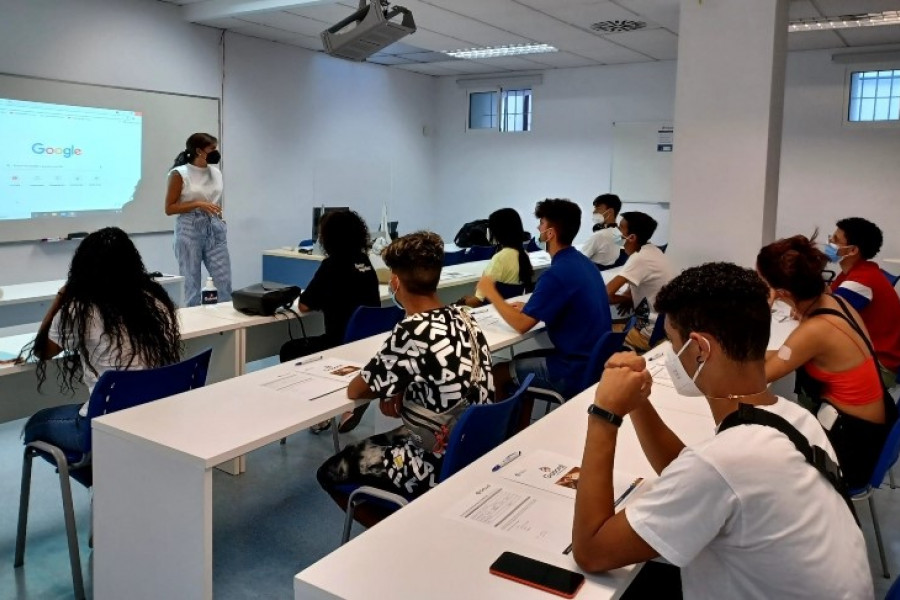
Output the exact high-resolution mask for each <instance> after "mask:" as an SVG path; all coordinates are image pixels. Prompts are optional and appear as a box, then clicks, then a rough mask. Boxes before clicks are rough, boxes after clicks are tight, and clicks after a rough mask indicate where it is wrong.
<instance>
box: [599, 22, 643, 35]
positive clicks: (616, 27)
mask: <svg viewBox="0 0 900 600" xmlns="http://www.w3.org/2000/svg"><path fill="white" fill-rule="evenodd" d="M646 26H647V23H646V22H644V21H632V20H630V19H626V20H624V21H600V22H599V23H594V24H593V25H591V29H593V30H594V31H600V32H602V33H621V32H623V31H636V30H638V29H643V28H644V27H646Z"/></svg>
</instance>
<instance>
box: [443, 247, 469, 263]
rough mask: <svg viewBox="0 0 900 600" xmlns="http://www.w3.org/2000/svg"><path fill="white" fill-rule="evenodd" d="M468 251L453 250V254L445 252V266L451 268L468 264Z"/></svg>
mask: <svg viewBox="0 0 900 600" xmlns="http://www.w3.org/2000/svg"><path fill="white" fill-rule="evenodd" d="M466 260H468V259H466V251H465V250H453V251H451V252H444V266H445V267H451V266H453V265H458V264H461V263H464V262H466Z"/></svg>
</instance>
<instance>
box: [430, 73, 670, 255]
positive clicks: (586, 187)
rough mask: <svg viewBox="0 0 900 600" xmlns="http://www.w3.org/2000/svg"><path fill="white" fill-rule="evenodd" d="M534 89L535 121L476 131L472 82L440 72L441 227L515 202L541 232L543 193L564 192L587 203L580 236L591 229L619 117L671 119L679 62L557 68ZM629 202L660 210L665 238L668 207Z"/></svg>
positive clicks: (448, 232)
mask: <svg viewBox="0 0 900 600" xmlns="http://www.w3.org/2000/svg"><path fill="white" fill-rule="evenodd" d="M533 94H534V108H533V113H534V130H533V131H531V132H528V133H502V134H501V133H494V132H484V131H473V132H468V131H466V112H467V108H468V107H467V98H466V90H464V89H462V88H460V87H459V86H458V85H457V83H456V78H455V77H444V78H441V86H440V115H439V126H438V127H439V128H438V132H437V138H438V146H437V163H438V176H437V195H436V199H437V206H436V209H435V213H436V215H438V219H437V221H438V223H439V225H438V231H439V232H440V233H441V234H442V235H445V236H453V235H454V234H455V233H456V231H457V230H458V229H459V227H460V225H462V224H463V223H464V222H466V221H471V220H472V219H475V218H487V215H488V214H489V213H490V212H491V211H493V210H495V209H497V208H501V207H503V206H511V207H513V208H516V209H517V210H518V211H519V213H520V214H521V215H522V219H523V222H524V224H525V227H526V229H528V230H529V231H531V232H534V230H535V227H536V222H535V220H534V218H533V213H534V205H535V203H536V202H537V201H539V200H542V199H544V198H548V197H550V198H556V197H559V198H569V199H571V200H573V201H575V202H577V203H578V204H579V205H580V206H581V207H582V214H583V222H582V228H581V231H580V232H579V239H581V238H584V237H586V234H587V233H588V232H589V231H590V226H591V225H590V210H591V201H592V200H593V199H594V198H595V197H596V196H597V195H598V194H601V193H605V192H608V191H610V189H609V186H610V165H611V157H612V124H613V122H615V121H620V122H621V121H665V120H671V119H672V115H673V106H674V98H675V63H674V62H660V63H646V64H639V65H631V66H611V67H585V68H579V69H564V70H551V71H547V72H545V73H544V81H543V83H542V84H540V85H536V86H534V90H533ZM612 191H615V190H612ZM626 200H627V199H626ZM624 210H640V211H643V212H647V213H649V214H651V215H653V216H654V217H656V218H657V219H658V220H659V221H660V226H659V229H658V233H657V234H656V235H655V236H654V241H655V242H657V243H665V241H666V240H667V238H668V235H667V234H668V214H667V213H668V210H665V209H662V208H661V207H660V206H659V205H652V204H645V205H626V206H625V208H624Z"/></svg>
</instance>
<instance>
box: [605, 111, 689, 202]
mask: <svg viewBox="0 0 900 600" xmlns="http://www.w3.org/2000/svg"><path fill="white" fill-rule="evenodd" d="M672 137H673V129H672V123H670V122H665V121H656V122H640V123H613V152H612V168H611V173H610V190H611V191H612V193H614V194H617V195H618V196H619V197H620V198H621V199H622V202H625V203H630V204H633V203H664V204H668V203H669V202H671V198H672V151H673V149H674V146H673V141H672Z"/></svg>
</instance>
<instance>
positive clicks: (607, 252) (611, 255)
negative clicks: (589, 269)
mask: <svg viewBox="0 0 900 600" xmlns="http://www.w3.org/2000/svg"><path fill="white" fill-rule="evenodd" d="M620 210H622V201H621V200H620V199H619V197H618V196H616V195H615V194H601V195H599V196H597V197H596V198H595V199H594V212H593V215H592V216H591V219H592V221H593V222H594V232H593V233H592V234H591V237H589V238H588V239H587V241H586V242H585V243H584V245H582V246H581V253H582V254H584V255H585V256H587V257H588V258H589V259H591V262H592V263H594V264H595V265H597V267H600V268H607V269H608V268H610V267H613V266H616V263H617V261H618V260H619V256H620V254H621V251H622V235H621V234H620V233H619V227H618V225H617V223H616V219H617V218H618V216H619V211H620ZM623 262H624V261H623Z"/></svg>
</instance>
